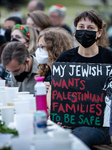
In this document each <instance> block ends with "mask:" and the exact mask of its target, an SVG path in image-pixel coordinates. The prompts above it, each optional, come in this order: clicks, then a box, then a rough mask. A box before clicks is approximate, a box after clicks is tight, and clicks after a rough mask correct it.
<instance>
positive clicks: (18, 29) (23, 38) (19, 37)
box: [11, 24, 38, 54]
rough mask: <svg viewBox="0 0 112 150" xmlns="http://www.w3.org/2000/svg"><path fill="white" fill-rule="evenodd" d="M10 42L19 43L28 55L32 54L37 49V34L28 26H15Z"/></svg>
mask: <svg viewBox="0 0 112 150" xmlns="http://www.w3.org/2000/svg"><path fill="white" fill-rule="evenodd" d="M11 41H20V42H22V43H23V44H24V45H25V46H26V47H27V48H28V51H29V53H30V54H34V53H35V51H36V48H37V42H38V34H37V33H36V31H35V29H34V28H33V27H32V26H29V25H24V26H23V25H20V24H16V25H15V26H14V28H13V29H12V33H11Z"/></svg>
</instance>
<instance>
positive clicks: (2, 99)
mask: <svg viewBox="0 0 112 150" xmlns="http://www.w3.org/2000/svg"><path fill="white" fill-rule="evenodd" d="M0 103H2V104H3V105H4V106H7V101H6V94H5V91H0Z"/></svg>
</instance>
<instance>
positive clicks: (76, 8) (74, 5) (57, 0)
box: [0, 0, 106, 26]
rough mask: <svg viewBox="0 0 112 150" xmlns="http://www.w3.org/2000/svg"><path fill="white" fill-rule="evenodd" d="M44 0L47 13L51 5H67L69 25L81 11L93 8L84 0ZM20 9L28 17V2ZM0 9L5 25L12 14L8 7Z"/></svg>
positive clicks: (0, 21)
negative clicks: (5, 21) (84, 2)
mask: <svg viewBox="0 0 112 150" xmlns="http://www.w3.org/2000/svg"><path fill="white" fill-rule="evenodd" d="M26 1H27V2H28V1H29V0H26ZM44 1H45V4H46V9H45V12H46V14H48V10H49V7H50V6H52V5H54V4H62V5H64V6H66V8H67V15H66V18H65V22H66V23H67V24H68V25H69V26H71V23H72V22H73V20H74V18H75V16H76V15H77V14H78V13H79V12H81V11H83V10H90V9H93V7H92V6H89V5H85V4H83V3H81V1H83V0H44ZM84 1H85V0H84ZM94 1H95V0H94ZM20 10H21V11H22V13H23V16H24V18H26V17H27V4H26V5H25V4H24V5H23V6H22V5H21V7H20ZM0 11H1V18H0V23H1V24H2V25H3V23H4V20H5V19H6V18H7V17H8V16H9V15H10V12H9V11H8V10H7V9H6V7H0ZM105 11H106V10H105Z"/></svg>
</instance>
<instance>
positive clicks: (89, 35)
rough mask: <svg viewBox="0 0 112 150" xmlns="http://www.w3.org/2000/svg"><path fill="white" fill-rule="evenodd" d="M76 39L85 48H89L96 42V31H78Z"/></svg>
mask: <svg viewBox="0 0 112 150" xmlns="http://www.w3.org/2000/svg"><path fill="white" fill-rule="evenodd" d="M75 37H76V39H77V41H78V42H79V43H80V44H81V45H82V46H83V47H85V48H88V47H90V46H91V45H93V44H94V43H95V42H96V31H88V30H76V33H75Z"/></svg>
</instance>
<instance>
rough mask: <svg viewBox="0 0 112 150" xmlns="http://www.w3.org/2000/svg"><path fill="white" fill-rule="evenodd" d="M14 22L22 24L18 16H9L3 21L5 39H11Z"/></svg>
mask: <svg viewBox="0 0 112 150" xmlns="http://www.w3.org/2000/svg"><path fill="white" fill-rule="evenodd" d="M16 24H22V20H21V18H19V17H15V16H12V17H9V18H7V19H6V20H5V22H4V30H5V38H6V41H7V42H8V41H10V39H11V31H12V29H13V27H14V26H15V25H16Z"/></svg>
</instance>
